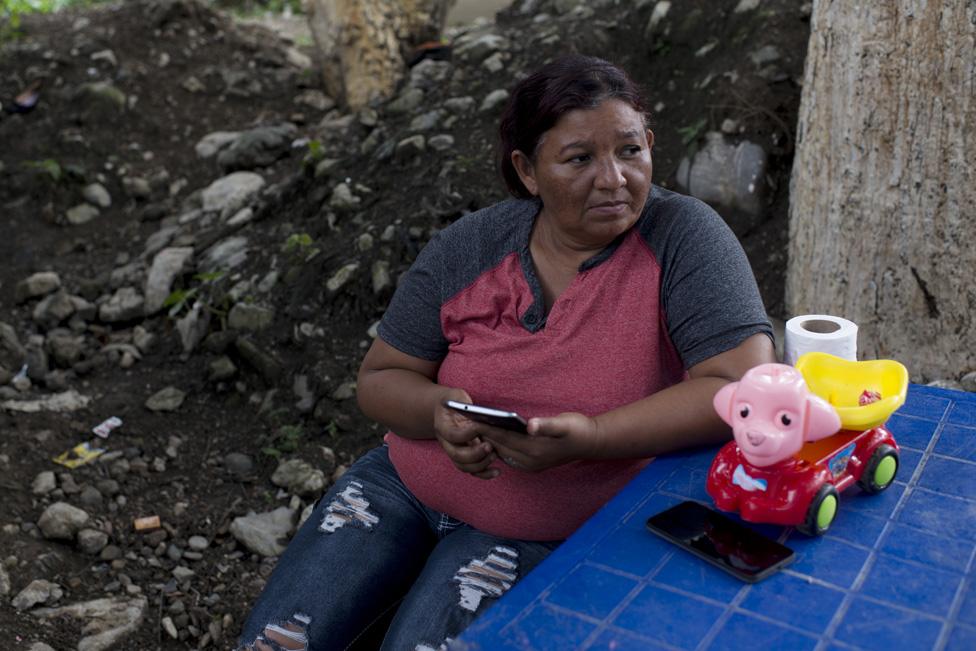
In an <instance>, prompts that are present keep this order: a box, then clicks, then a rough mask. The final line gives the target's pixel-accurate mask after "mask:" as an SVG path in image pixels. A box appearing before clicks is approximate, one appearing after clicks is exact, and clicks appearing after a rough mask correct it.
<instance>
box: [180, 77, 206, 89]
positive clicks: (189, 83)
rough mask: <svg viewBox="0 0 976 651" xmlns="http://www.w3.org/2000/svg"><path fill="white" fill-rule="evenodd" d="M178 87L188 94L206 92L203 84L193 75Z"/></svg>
mask: <svg viewBox="0 0 976 651" xmlns="http://www.w3.org/2000/svg"><path fill="white" fill-rule="evenodd" d="M180 87H182V88H183V90H185V91H186V92H188V93H202V92H203V91H205V90H207V87H206V86H205V85H204V84H203V82H202V81H200V80H199V79H197V78H196V77H194V76H193V75H190V76H189V77H187V78H186V79H184V80H183V81H181V82H180Z"/></svg>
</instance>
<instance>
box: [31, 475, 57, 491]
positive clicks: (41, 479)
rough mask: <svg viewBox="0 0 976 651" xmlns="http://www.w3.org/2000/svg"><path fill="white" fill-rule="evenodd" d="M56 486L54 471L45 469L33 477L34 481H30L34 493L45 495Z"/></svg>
mask: <svg viewBox="0 0 976 651" xmlns="http://www.w3.org/2000/svg"><path fill="white" fill-rule="evenodd" d="M57 487H58V482H57V479H55V477H54V473H53V472H51V471H50V470H45V471H44V472H40V473H38V474H37V476H36V477H34V481H33V482H32V483H31V492H32V493H33V494H34V495H47V494H48V493H50V492H51V491H53V490H54V489H55V488H57Z"/></svg>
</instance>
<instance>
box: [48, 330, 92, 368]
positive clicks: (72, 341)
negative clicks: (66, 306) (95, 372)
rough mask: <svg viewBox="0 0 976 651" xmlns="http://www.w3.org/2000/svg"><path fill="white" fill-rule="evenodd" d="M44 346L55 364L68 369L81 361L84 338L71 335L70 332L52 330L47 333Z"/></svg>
mask: <svg viewBox="0 0 976 651" xmlns="http://www.w3.org/2000/svg"><path fill="white" fill-rule="evenodd" d="M45 345H46V346H47V350H48V352H49V353H50V354H51V359H53V360H54V363H55V364H57V365H58V366H60V367H62V368H69V367H70V366H71V365H72V364H74V363H75V362H77V361H78V360H80V359H81V356H82V353H84V351H85V336H84V335H75V334H72V333H71V331H70V330H64V329H57V330H52V331H51V332H49V333H48V336H47V341H46V342H45Z"/></svg>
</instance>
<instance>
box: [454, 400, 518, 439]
mask: <svg viewBox="0 0 976 651" xmlns="http://www.w3.org/2000/svg"><path fill="white" fill-rule="evenodd" d="M444 406H445V407H447V408H448V409H453V410H454V411H457V412H459V413H461V414H464V416H465V417H466V418H470V419H471V420H476V421H478V422H479V423H485V424H486V425H492V426H493V427H501V428H502V429H507V430H511V431H513V432H521V433H522V434H528V433H529V430H528V422H526V420H525V419H524V418H522V417H521V416H519V415H518V414H517V413H515V412H514V411H503V410H501V409H494V408H492V407H484V406H482V405H471V404H468V403H466V402H458V401H457V400H445V401H444Z"/></svg>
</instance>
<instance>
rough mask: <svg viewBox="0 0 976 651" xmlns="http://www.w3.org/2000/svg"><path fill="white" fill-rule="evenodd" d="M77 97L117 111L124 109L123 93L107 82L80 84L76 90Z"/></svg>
mask: <svg viewBox="0 0 976 651" xmlns="http://www.w3.org/2000/svg"><path fill="white" fill-rule="evenodd" d="M78 97H79V98H82V99H86V100H89V101H92V102H94V103H96V104H100V105H103V106H106V107H109V108H113V109H116V110H119V111H121V110H124V109H125V103H126V97H125V93H123V92H122V91H121V90H119V89H118V88H116V87H115V86H113V85H112V84H110V83H109V82H107V81H96V82H91V83H87V84H82V85H81V86H80V87H79V88H78Z"/></svg>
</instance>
